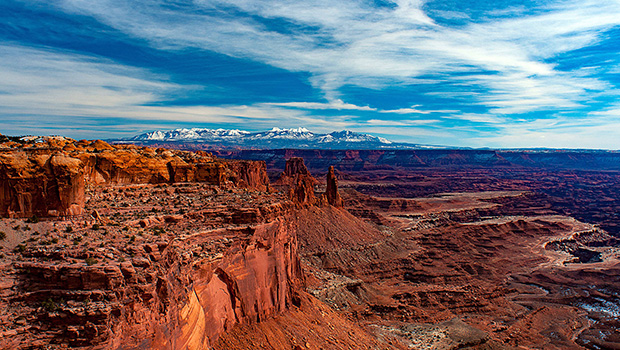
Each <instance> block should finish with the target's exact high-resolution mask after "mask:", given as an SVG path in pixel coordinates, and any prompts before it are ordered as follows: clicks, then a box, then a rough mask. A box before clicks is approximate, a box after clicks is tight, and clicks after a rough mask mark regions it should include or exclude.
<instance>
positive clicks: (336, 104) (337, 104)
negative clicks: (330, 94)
mask: <svg viewBox="0 0 620 350" xmlns="http://www.w3.org/2000/svg"><path fill="white" fill-rule="evenodd" d="M264 105H267V106H279V107H293V108H302V109H334V110H343V109H345V110H357V111H376V110H377V109H376V108H371V107H368V106H357V105H354V104H351V103H345V102H343V101H342V100H340V99H336V100H333V101H331V102H328V103H321V102H282V103H265V104H264Z"/></svg>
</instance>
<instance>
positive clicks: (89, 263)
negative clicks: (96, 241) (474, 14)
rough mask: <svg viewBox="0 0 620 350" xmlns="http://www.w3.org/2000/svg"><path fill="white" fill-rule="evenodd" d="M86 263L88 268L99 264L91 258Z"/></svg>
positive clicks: (85, 260)
mask: <svg viewBox="0 0 620 350" xmlns="http://www.w3.org/2000/svg"><path fill="white" fill-rule="evenodd" d="M84 262H85V263H86V265H88V266H92V265H95V264H96V263H98V261H97V259H95V258H91V257H90V256H89V257H88V258H86V259H84Z"/></svg>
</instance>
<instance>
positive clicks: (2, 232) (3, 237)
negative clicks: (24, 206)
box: [0, 231, 6, 241]
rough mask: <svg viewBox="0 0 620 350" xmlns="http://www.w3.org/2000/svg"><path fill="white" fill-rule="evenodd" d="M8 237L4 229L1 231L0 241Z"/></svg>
mask: <svg viewBox="0 0 620 350" xmlns="http://www.w3.org/2000/svg"><path fill="white" fill-rule="evenodd" d="M5 238H6V233H4V231H0V241H2V240H4V239H5Z"/></svg>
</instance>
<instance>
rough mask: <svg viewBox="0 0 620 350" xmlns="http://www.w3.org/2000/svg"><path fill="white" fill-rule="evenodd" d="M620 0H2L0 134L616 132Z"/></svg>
mask: <svg viewBox="0 0 620 350" xmlns="http://www.w3.org/2000/svg"><path fill="white" fill-rule="evenodd" d="M619 95H620V0H595V1H591V0H578V1H546V0H540V1H538V0H531V1H529V0H526V1H505V0H495V1H490V0H480V1H462V0H428V1H424V0H395V1H388V0H359V1H356V0H339V1H333V0H331V1H326V0H306V1H297V0H295V1H293V0H261V1H245V0H212V1H210V0H194V1H186V0H149V1H144V0H48V1H27V0H24V1H21V0H0V133H2V134H6V135H25V134H34V135H52V134H53V135H64V136H69V137H74V138H87V139H93V138H115V137H127V136H132V135H135V134H138V133H142V132H146V131H152V130H168V129H174V128H182V127H205V128H227V129H242V130H248V131H263V130H267V129H271V128H272V127H280V128H295V127H305V128H308V129H310V130H311V131H313V132H317V133H327V132H331V131H335V130H343V129H346V130H352V131H356V132H363V133H371V134H374V135H377V136H382V137H386V138H388V139H390V140H393V141H400V142H411V143H421V144H434V145H449V146H466V147H494V148H514V147H557V148H601V149H620V99H619V98H618V96H619Z"/></svg>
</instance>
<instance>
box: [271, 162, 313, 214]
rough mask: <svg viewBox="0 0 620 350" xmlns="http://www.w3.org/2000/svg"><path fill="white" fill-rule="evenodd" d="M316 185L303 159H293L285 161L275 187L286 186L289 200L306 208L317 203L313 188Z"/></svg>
mask: <svg viewBox="0 0 620 350" xmlns="http://www.w3.org/2000/svg"><path fill="white" fill-rule="evenodd" d="M318 183H319V181H318V180H317V179H315V178H314V177H313V176H312V175H311V174H310V172H309V171H308V169H307V168H306V165H305V164H304V160H303V158H299V157H293V158H289V159H288V160H287V161H286V166H285V169H284V172H283V173H282V174H281V175H280V178H279V179H278V180H277V181H276V182H275V185H278V186H288V188H289V189H288V196H289V199H291V200H292V201H293V202H295V203H296V204H297V205H300V206H306V205H312V204H315V203H316V202H317V198H316V196H315V195H314V187H315V186H316V185H318Z"/></svg>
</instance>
